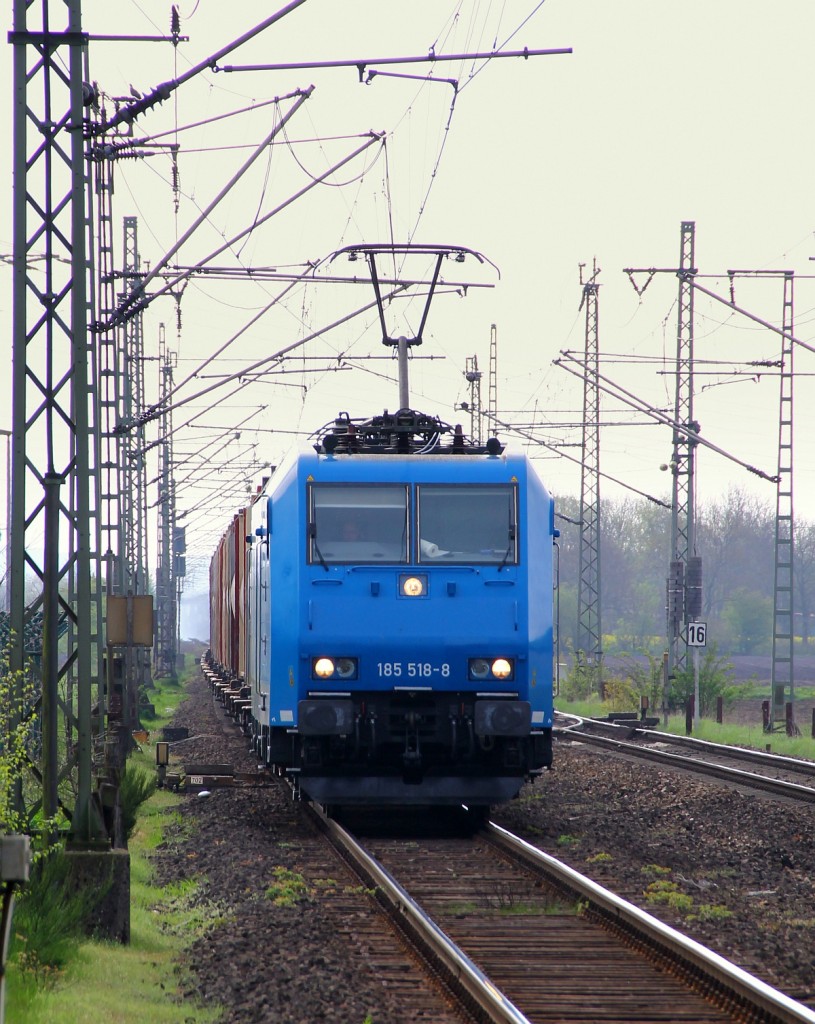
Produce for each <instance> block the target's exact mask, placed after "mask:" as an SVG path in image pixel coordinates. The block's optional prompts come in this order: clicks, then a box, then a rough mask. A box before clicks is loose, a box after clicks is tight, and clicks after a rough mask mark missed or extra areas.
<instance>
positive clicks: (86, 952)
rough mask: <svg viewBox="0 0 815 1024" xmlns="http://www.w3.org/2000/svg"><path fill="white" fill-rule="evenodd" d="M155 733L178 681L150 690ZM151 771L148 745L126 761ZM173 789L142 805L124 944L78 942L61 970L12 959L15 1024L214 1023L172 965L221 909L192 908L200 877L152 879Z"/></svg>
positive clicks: (214, 1015)
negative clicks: (185, 995) (171, 881)
mask: <svg viewBox="0 0 815 1024" xmlns="http://www.w3.org/2000/svg"><path fill="white" fill-rule="evenodd" d="M151 696H152V698H153V701H154V704H155V707H156V718H155V719H153V720H151V722H150V728H151V730H152V731H153V732H154V733H155V732H158V731H159V730H160V729H161V727H162V725H165V724H166V723H167V722H168V721H169V720H170V718H171V717H172V714H173V713H174V711H175V708H176V707H177V706H178V704H179V703H180V702H181V700H182V699H183V697H184V688H183V677H182V683H179V684H176V685H172V684H163V685H160V686H159V687H157V689H156V690H155V691H152V692H151ZM129 765H133V767H134V768H137V767H138V768H142V769H144V770H146V771H149V772H153V771H154V770H155V768H154V755H153V747H152V745H150V744H145V746H144V747H143V749H142V751H141V752H138V753H136V754H134V755H133V756H132V757H131V758H130V761H129ZM178 801H179V797H178V796H176V795H175V794H172V793H168V792H166V791H164V790H159V791H157V792H156V793H154V794H153V795H152V796H151V797H150V798H149V800H148V801H147V802H146V803H144V804H142V805H141V807H140V809H139V812H138V816H137V820H136V824H135V828H134V831H133V834H132V836H131V840H130V845H129V850H130V931H131V941H130V945H129V946H122V945H119V944H118V943H112V942H98V941H95V940H80V941H79V942H77V944H76V946H75V948H74V950H73V951H72V955H71V956H70V958H69V959H68V961H67V962H66V963H65V964H64V966H63V967H61V968H60V969H59V970H47V971H46V970H42V969H40V970H37V971H32V970H26V969H25V967H24V965H23V964H22V963H21V962H20V960H19V958H17V959H13V960H11V961H10V963H9V969H8V974H7V985H6V1015H5V1018H6V1020H7V1021H14V1022H15V1024H97V1022H98V1021H100V1020H106V1021H108V1022H110V1024H144V1022H145V1021H150V1022H151V1024H213V1022H215V1021H217V1020H218V1018H219V1016H220V1012H219V1009H218V1008H217V1007H214V1008H209V1007H208V1008H197V1007H194V1006H191V1005H190V1003H189V1002H183V1003H182V1002H180V1001H179V995H178V986H179V974H178V969H177V964H178V961H179V958H180V955H181V953H182V951H183V949H184V948H185V947H186V946H188V945H189V944H190V943H191V942H192V941H193V940H194V939H195V938H196V937H197V936H198V935H200V934H201V933H202V932H203V931H204V930H206V929H207V928H208V927H210V926H211V925H212V924H213V923H214V922H215V920H217V917H218V913H219V912H218V908H217V907H214V906H211V907H206V908H204V909H202V908H201V906H200V905H197V906H195V907H193V905H192V900H191V895H192V894H193V892H194V891H195V888H196V886H197V882H195V880H191V881H187V882H185V883H184V884H182V885H176V886H167V887H164V888H159V887H157V886H156V885H155V884H154V883H153V871H152V866H151V864H150V854H151V853H152V851H153V850H155V848H156V847H157V846H158V845H159V844H160V843H161V841H162V839H163V837H164V834H165V831H166V829H167V827H168V825H170V824H171V823H173V822H174V821H177V820H178V818H177V816H176V815H174V813H173V808H174V807H175V806H176V805H177V804H178Z"/></svg>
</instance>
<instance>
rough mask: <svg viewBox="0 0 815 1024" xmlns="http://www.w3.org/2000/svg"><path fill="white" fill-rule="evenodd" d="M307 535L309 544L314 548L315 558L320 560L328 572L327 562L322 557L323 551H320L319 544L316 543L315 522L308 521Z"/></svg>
mask: <svg viewBox="0 0 815 1024" xmlns="http://www.w3.org/2000/svg"><path fill="white" fill-rule="evenodd" d="M308 535H309V537H310V538H311V546H312V547H313V548H314V553H315V554H316V555H317V558H318V559H319V560H320V565H321V566H322V567H323V568H324V569H325V571H326V572H328V563H327V562H326V560H325V559H324V558H323V553H322V551H320V546H319V544H318V543H317V524H316V523H309V524H308Z"/></svg>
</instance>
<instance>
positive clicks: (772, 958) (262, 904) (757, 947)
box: [154, 678, 815, 1024]
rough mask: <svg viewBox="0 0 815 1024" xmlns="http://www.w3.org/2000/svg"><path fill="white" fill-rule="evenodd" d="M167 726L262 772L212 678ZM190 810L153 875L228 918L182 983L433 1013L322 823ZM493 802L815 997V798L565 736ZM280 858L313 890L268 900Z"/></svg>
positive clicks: (180, 747)
mask: <svg viewBox="0 0 815 1024" xmlns="http://www.w3.org/2000/svg"><path fill="white" fill-rule="evenodd" d="M174 725H177V726H185V727H187V728H188V729H189V734H190V738H189V739H187V740H183V741H180V742H177V743H173V744H172V745H171V755H172V757H173V759H174V760H177V761H180V762H181V763H187V764H190V763H203V762H206V763H220V762H229V763H230V764H232V765H233V766H234V768H235V769H236V770H238V771H254V770H256V768H257V764H256V760H255V758H254V756H253V755H252V754H251V752H250V751H249V748H248V743H247V740H246V739H245V738H244V737H243V736H241V735H240V733H239V732H238V731H237V729H236V728H235V727H234V726H233V725H232V724H231V723H230V722H229V720H228V719H227V718H226V717H225V716H224V713H223V711H222V709H221V708H220V707H219V706H218V705H216V704H215V703H214V702H213V699H212V695H211V693H210V690H209V687H208V686H207V685H206V683H205V682H204V680H203V679H202V678H197V679H196V680H195V681H194V682H193V683H192V684H191V686H190V699H189V700H187V701H185V703H184V704H182V706H181V707H180V708H179V711H178V713H177V715H176V718H175V720H174ZM180 816H181V824H180V825H177V826H171V827H170V829H169V831H168V836H167V841H166V842H165V843H164V844H163V846H162V847H160V848H159V850H158V851H157V852H156V853H155V855H154V867H155V871H156V878H157V882H158V883H160V884H166V883H168V882H172V881H180V880H183V879H187V878H190V877H195V878H196V879H198V880H199V883H200V884H199V887H198V889H197V892H196V896H195V897H194V898H195V900H196V901H197V902H198V903H199V905H200V908H201V912H202V915H203V916H205V917H208V918H210V919H211V920H213V921H214V922H217V923H215V924H214V925H213V926H212V927H210V928H209V929H208V930H207V931H205V933H204V934H203V935H202V936H201V937H200V938H198V939H196V940H195V942H194V943H193V944H192V945H191V947H190V948H189V950H188V953H187V956H186V959H185V963H184V965H183V967H182V970H181V978H182V987H183V991H184V994H185V996H186V997H188V998H190V999H198V1000H201V1001H203V1002H205V1003H207V1004H215V1003H217V1004H220V1005H222V1006H224V1007H225V1016H224V1018H223V1019H224V1022H225V1024H263V1022H266V1021H269V1022H275V1024H312V1022H316V1021H323V1020H325V1021H343V1022H347V1024H363V1022H364V1021H366V1018H370V1020H371V1021H372V1022H373V1024H409V1022H411V1021H414V1020H415V1021H419V1020H424V1021H428V1020H429V1019H432V1018H428V1017H426V1016H422V1017H419V1016H415V1015H414V1016H406V1015H405V1014H404V1012H403V1008H402V1007H401V1006H400V1000H399V995H398V991H397V989H396V988H395V987H394V986H393V985H392V984H391V983H390V982H389V981H388V980H387V978H383V977H382V975H381V972H378V971H377V970H376V969H375V968H373V967H372V966H371V964H372V962H373V961H374V960H375V957H374V956H373V951H372V950H371V949H370V948H368V946H366V943H367V942H368V940H367V939H366V938H365V937H364V936H363V937H360V935H359V934H358V932H359V929H358V928H357V927H355V926H356V923H357V922H359V921H361V920H363V919H364V918H365V917H366V916H367V915H369V914H370V913H372V910H371V904H370V902H369V901H368V898H367V897H366V896H365V895H364V893H360V894H359V895H358V896H354V895H353V894H350V895H349V893H348V892H346V893H345V894H344V896H343V899H342V900H336V899H333V898H332V897H331V895H330V892H329V891H328V889H331V888H332V887H331V886H329V887H328V888H327V890H326V892H325V893H322V892H321V889H320V882H319V879H317V880H315V878H314V877H313V875H314V869H313V866H308V865H307V864H306V862H307V861H308V856H307V855H306V851H307V849H313V846H310V844H312V843H313V842H314V837H313V833H312V832H311V830H310V829H309V827H308V826H307V825H306V824H305V823H304V822H303V821H302V819H301V816H300V814H299V812H298V809H297V806H296V805H294V804H293V803H292V801H291V799H290V796H289V795H288V791H287V790H286V789H285V788H284V787H278V786H269V787H266V788H247V789H240V788H237V787H235V788H227V789H217V790H213V791H212V792H211V794H210V796H208V797H201V796H198V795H194V794H192V793H189V794H185V795H184V796H183V797H182V799H181V805H180ZM492 817H493V820H494V821H496V822H497V823H498V824H501V825H503V826H505V827H506V828H508V829H510V830H511V831H513V832H516V833H517V834H519V835H521V836H522V837H523V838H525V839H527V840H528V841H530V842H532V843H534V844H535V845H537V846H539V847H540V848H541V849H543V850H545V851H546V852H547V853H551V854H553V855H554V856H557V857H559V858H560V859H563V860H565V861H566V862H568V863H569V864H571V865H572V866H573V867H575V868H576V869H578V870H580V871H582V872H583V873H585V874H588V875H590V876H591V877H593V878H595V879H596V880H597V881H598V882H599V883H601V884H603V885H606V886H608V887H609V888H612V889H614V890H615V891H617V892H619V893H620V894H621V895H623V896H624V897H625V898H627V899H629V900H631V901H632V902H635V903H638V904H639V905H640V906H642V907H643V908H644V909H646V910H648V911H649V912H650V913H652V914H654V915H655V916H657V917H660V918H661V919H663V920H665V921H666V922H667V923H669V924H671V925H673V926H674V927H677V928H679V929H680V930H682V931H684V932H686V933H687V934H689V935H690V936H691V937H693V938H695V939H697V940H698V941H700V942H703V943H704V944H705V945H708V946H710V947H711V948H713V949H715V950H716V951H717V952H719V953H721V954H722V955H724V956H726V957H728V959H731V960H733V962H735V963H736V964H738V965H739V966H741V967H743V968H745V969H746V970H749V971H750V972H751V973H754V974H757V975H758V976H760V977H762V978H763V979H764V980H765V981H767V982H768V983H769V984H771V985H773V986H775V987H778V988H779V989H781V990H782V991H784V992H786V993H787V994H788V995H790V996H792V997H794V998H796V999H799V1000H801V1001H802V1002H806V1003H807V1004H808V1005H810V1006H812V1007H814V1008H815V808H813V807H812V806H809V807H801V806H799V805H797V804H792V803H790V802H786V803H782V802H779V801H777V800H774V799H773V798H771V797H763V796H756V795H753V794H751V793H746V792H743V791H740V790H737V789H734V788H732V787H728V786H725V785H724V784H721V783H716V782H711V783H708V782H704V781H701V780H700V779H699V778H698V777H692V776H690V775H688V774H686V773H684V772H681V771H674V770H666V769H662V768H654V767H652V766H650V765H647V764H644V763H642V762H631V761H626V760H624V759H622V758H620V757H617V756H615V755H610V754H608V753H606V752H603V751H597V750H595V749H589V748H586V747H582V746H580V745H578V744H573V743H569V742H558V743H557V744H556V748H555V768H554V769H553V770H552V771H551V772H547V773H545V774H544V776H543V777H542V778H540V779H539V780H537V781H536V782H535V783H534V784H533V785H530V786H527V787H524V789H523V791H522V793H521V797H520V798H519V799H518V800H516V801H513V802H512V803H511V804H509V805H506V806H505V807H502V808H499V809H496V810H495V811H494V812H493V815H492ZM337 870H338V868H337V866H336V865H333V864H331V863H327V864H326V865H325V868H324V873H325V874H326V876H332V875H335V874H336V872H337ZM281 871H283V872H284V873H291V875H292V876H294V875H303V876H305V877H306V880H307V882H308V884H309V893H308V898H306V899H301V900H299V901H296V902H294V903H293V904H292V905H280V904H278V903H276V902H274V900H273V899H271V898H270V896H269V888H270V886H272V885H273V884H274V882H275V879H276V878H278V877H279V876H280V872H281ZM333 891H336V886H334V887H333ZM655 900H659V902H655Z"/></svg>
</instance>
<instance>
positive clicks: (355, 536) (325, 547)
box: [308, 484, 408, 565]
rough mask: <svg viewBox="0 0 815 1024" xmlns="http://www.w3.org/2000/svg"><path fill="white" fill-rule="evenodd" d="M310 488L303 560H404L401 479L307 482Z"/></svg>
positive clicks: (328, 562) (404, 514) (405, 511)
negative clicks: (396, 481)
mask: <svg viewBox="0 0 815 1024" xmlns="http://www.w3.org/2000/svg"><path fill="white" fill-rule="evenodd" d="M310 491H311V497H310V501H309V524H308V536H309V562H311V563H315V562H316V563H319V564H321V565H331V564H338V563H339V564H342V563H344V562H354V563H356V564H360V563H362V564H365V563H373V564H378V563H380V562H390V563H397V564H404V563H406V562H407V560H408V555H407V552H408V495H407V488H406V487H405V486H404V484H395V485H390V484H378V485H377V486H376V487H370V486H365V485H360V484H356V485H355V484H350V485H345V484H313V485H312V486H311V488H310Z"/></svg>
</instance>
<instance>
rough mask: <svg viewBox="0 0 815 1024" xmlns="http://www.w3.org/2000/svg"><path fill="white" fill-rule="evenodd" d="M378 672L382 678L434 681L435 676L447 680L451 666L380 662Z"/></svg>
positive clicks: (444, 663)
mask: <svg viewBox="0 0 815 1024" xmlns="http://www.w3.org/2000/svg"><path fill="white" fill-rule="evenodd" d="M376 671H377V675H378V676H379V677H380V678H384V677H387V676H396V677H404V678H406V679H432V678H433V676H441V677H442V679H447V678H448V677H449V675H450V666H449V665H448V664H447V662H443V663H442V664H441V665H433V664H431V662H429V661H406V662H402V661H378V662H377V663H376Z"/></svg>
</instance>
